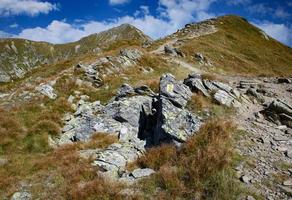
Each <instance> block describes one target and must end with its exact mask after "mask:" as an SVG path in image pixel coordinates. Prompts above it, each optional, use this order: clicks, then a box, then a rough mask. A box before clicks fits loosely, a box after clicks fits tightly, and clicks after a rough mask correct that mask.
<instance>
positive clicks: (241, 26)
mask: <svg viewBox="0 0 292 200" xmlns="http://www.w3.org/2000/svg"><path fill="white" fill-rule="evenodd" d="M165 46H169V47H171V48H175V49H177V50H179V56H180V57H181V56H183V57H185V58H186V59H187V60H188V61H189V62H191V63H193V64H194V65H197V66H198V67H200V68H204V69H207V70H211V71H214V72H221V73H230V74H242V75H286V74H291V73H292V68H291V65H292V49H291V48H290V47H287V46H285V45H284V44H282V43H280V42H278V41H276V40H275V39H273V38H271V37H269V36H268V35H267V34H266V33H265V32H264V31H262V30H260V29H259V28H257V27H255V26H253V25H252V24H250V23H249V22H248V21H247V20H246V19H243V18H241V17H238V16H223V17H218V18H215V19H210V20H207V21H203V22H201V23H193V24H187V25H186V26H185V27H184V28H183V29H181V30H178V31H177V32H176V33H174V34H172V35H170V36H167V37H166V38H164V39H161V40H158V41H155V42H154V44H153V45H152V46H151V47H150V48H151V50H153V52H155V53H163V52H164V47H165ZM166 50H168V52H170V54H171V51H169V49H166ZM174 54H177V53H176V52H174Z"/></svg>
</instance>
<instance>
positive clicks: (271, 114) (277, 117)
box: [263, 99, 292, 128]
mask: <svg viewBox="0 0 292 200" xmlns="http://www.w3.org/2000/svg"><path fill="white" fill-rule="evenodd" d="M263 112H264V113H265V115H266V116H267V117H268V119H270V120H271V121H273V122H275V123H277V124H278V123H281V124H283V125H286V126H288V127H290V128H292V107H291V106H290V105H288V104H286V103H285V102H283V101H281V100H279V99H277V100H275V101H273V102H272V103H271V104H270V105H269V106H268V107H267V108H266V109H265V110H264V111H263Z"/></svg>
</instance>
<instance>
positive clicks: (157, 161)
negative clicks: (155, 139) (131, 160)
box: [137, 144, 177, 170]
mask: <svg viewBox="0 0 292 200" xmlns="http://www.w3.org/2000/svg"><path fill="white" fill-rule="evenodd" d="M176 153H177V152H176V148H175V146H173V145H168V144H164V145H161V146H159V147H154V148H151V149H149V150H148V151H147V154H146V155H145V156H142V157H140V158H139V159H138V160H137V163H138V165H139V166H141V167H149V168H152V169H154V170H159V168H160V167H161V166H162V165H164V164H166V163H171V162H174V161H175V160H173V159H176V157H177V155H176Z"/></svg>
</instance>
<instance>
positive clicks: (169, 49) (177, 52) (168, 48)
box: [164, 45, 185, 57]
mask: <svg viewBox="0 0 292 200" xmlns="http://www.w3.org/2000/svg"><path fill="white" fill-rule="evenodd" d="M164 53H165V54H166V55H171V56H179V57H184V56H185V55H184V53H183V52H182V51H181V50H180V49H177V48H174V47H171V46H169V45H165V46H164Z"/></svg>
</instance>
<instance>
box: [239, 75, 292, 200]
mask: <svg viewBox="0 0 292 200" xmlns="http://www.w3.org/2000/svg"><path fill="white" fill-rule="evenodd" d="M236 79H237V80H238V78H235V80H236ZM241 79H242V78H241ZM257 81H259V86H256V87H258V88H262V90H263V91H265V95H261V98H262V101H264V103H260V102H259V100H254V101H253V103H249V104H243V106H242V107H241V108H240V109H239V112H238V114H237V115H236V117H235V121H236V122H237V123H238V125H239V127H240V128H241V129H242V134H241V135H240V136H239V140H238V142H237V145H236V147H235V148H236V149H237V151H238V152H239V154H240V155H241V156H242V157H243V161H242V162H240V164H239V165H238V166H237V168H236V171H237V175H238V178H240V179H241V181H243V182H244V183H245V184H246V185H247V186H248V187H250V188H252V189H253V190H254V191H256V192H257V193H259V194H261V195H263V196H264V197H265V199H269V200H272V199H291V195H292V193H291V192H292V187H291V183H292V182H291V181H292V179H291V178H292V176H291V175H292V155H291V150H292V131H291V129H289V128H287V126H283V125H280V124H276V123H273V122H270V121H268V120H266V119H265V117H264V116H263V115H262V114H261V113H260V112H261V111H263V110H264V109H265V106H266V105H269V104H270V103H271V102H272V101H273V100H275V99H281V100H283V101H285V102H286V103H288V104H289V105H292V104H291V103H292V93H291V91H290V89H291V87H292V85H291V84H279V83H278V82H277V79H257ZM235 85H239V83H238V82H237V83H236V81H235ZM245 90H246V89H242V91H245Z"/></svg>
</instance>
